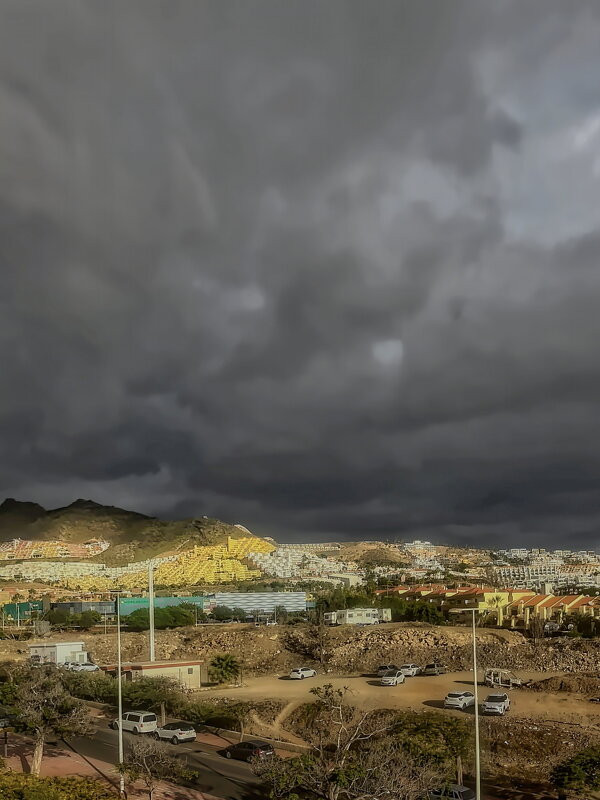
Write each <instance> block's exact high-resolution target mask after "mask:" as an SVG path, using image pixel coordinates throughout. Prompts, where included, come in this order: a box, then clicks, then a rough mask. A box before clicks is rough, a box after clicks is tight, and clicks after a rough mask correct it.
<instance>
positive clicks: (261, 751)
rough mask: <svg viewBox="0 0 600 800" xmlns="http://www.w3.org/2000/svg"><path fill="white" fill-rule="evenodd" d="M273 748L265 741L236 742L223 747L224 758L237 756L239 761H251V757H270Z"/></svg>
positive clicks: (272, 754) (273, 752)
mask: <svg viewBox="0 0 600 800" xmlns="http://www.w3.org/2000/svg"><path fill="white" fill-rule="evenodd" d="M274 755H275V750H274V749H273V745H272V744H267V743H266V742H258V741H256V742H238V743H237V744H230V745H229V747H227V748H226V749H225V757H226V758H238V759H240V761H252V759H253V758H272V757H273V756H274Z"/></svg>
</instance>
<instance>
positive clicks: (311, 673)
mask: <svg viewBox="0 0 600 800" xmlns="http://www.w3.org/2000/svg"><path fill="white" fill-rule="evenodd" d="M316 674H317V671H316V670H314V669H311V668H310V667H296V668H295V669H292V670H290V679H291V680H293V681H301V680H303V678H314V677H315V675H316Z"/></svg>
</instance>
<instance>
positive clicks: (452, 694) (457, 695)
mask: <svg viewBox="0 0 600 800" xmlns="http://www.w3.org/2000/svg"><path fill="white" fill-rule="evenodd" d="M447 697H452V698H457V697H464V695H462V694H458V693H457V692H450V693H449V694H448V695H447Z"/></svg>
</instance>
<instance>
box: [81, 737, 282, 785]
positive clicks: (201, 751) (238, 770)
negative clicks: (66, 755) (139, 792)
mask: <svg viewBox="0 0 600 800" xmlns="http://www.w3.org/2000/svg"><path fill="white" fill-rule="evenodd" d="M123 738H124V744H125V749H127V746H128V744H129V743H130V742H131V741H133V740H134V739H135V736H134V735H133V734H131V733H127V732H124V734H123ZM69 745H70V746H71V747H72V748H73V749H74V750H75V751H76V752H77V753H80V754H81V755H83V756H86V757H88V758H94V759H98V760H99V761H105V762H106V763H108V764H116V763H117V761H118V733H117V731H113V730H111V729H110V728H108V727H100V728H98V730H97V731H96V733H95V734H94V736H93V737H92V738H90V739H88V738H76V739H72V740H70V742H69ZM167 747H169V749H171V750H172V751H173V753H174V754H176V755H178V756H181V757H182V758H185V759H186V761H187V764H188V766H189V767H190V769H194V770H196V771H197V772H198V773H199V774H200V778H199V781H198V784H197V786H196V788H199V789H200V790H201V791H205V792H207V793H208V794H214V795H216V796H217V797H223V798H226V800H262V798H266V797H267V794H266V793H265V792H264V791H263V790H262V789H261V787H260V784H259V782H258V779H257V778H256V776H255V775H254V774H253V773H252V770H251V769H250V766H249V765H248V764H245V763H244V762H242V761H234V760H229V759H226V758H225V757H224V756H222V755H219V752H218V749H217V748H211V746H210V745H205V744H202V745H200V744H196V743H194V742H190V743H187V744H180V745H170V744H169V745H167Z"/></svg>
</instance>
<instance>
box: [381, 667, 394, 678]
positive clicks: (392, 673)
mask: <svg viewBox="0 0 600 800" xmlns="http://www.w3.org/2000/svg"><path fill="white" fill-rule="evenodd" d="M395 676H396V670H395V669H389V670H388V671H387V672H386V673H385V675H384V676H383V677H384V678H394V677H395Z"/></svg>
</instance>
